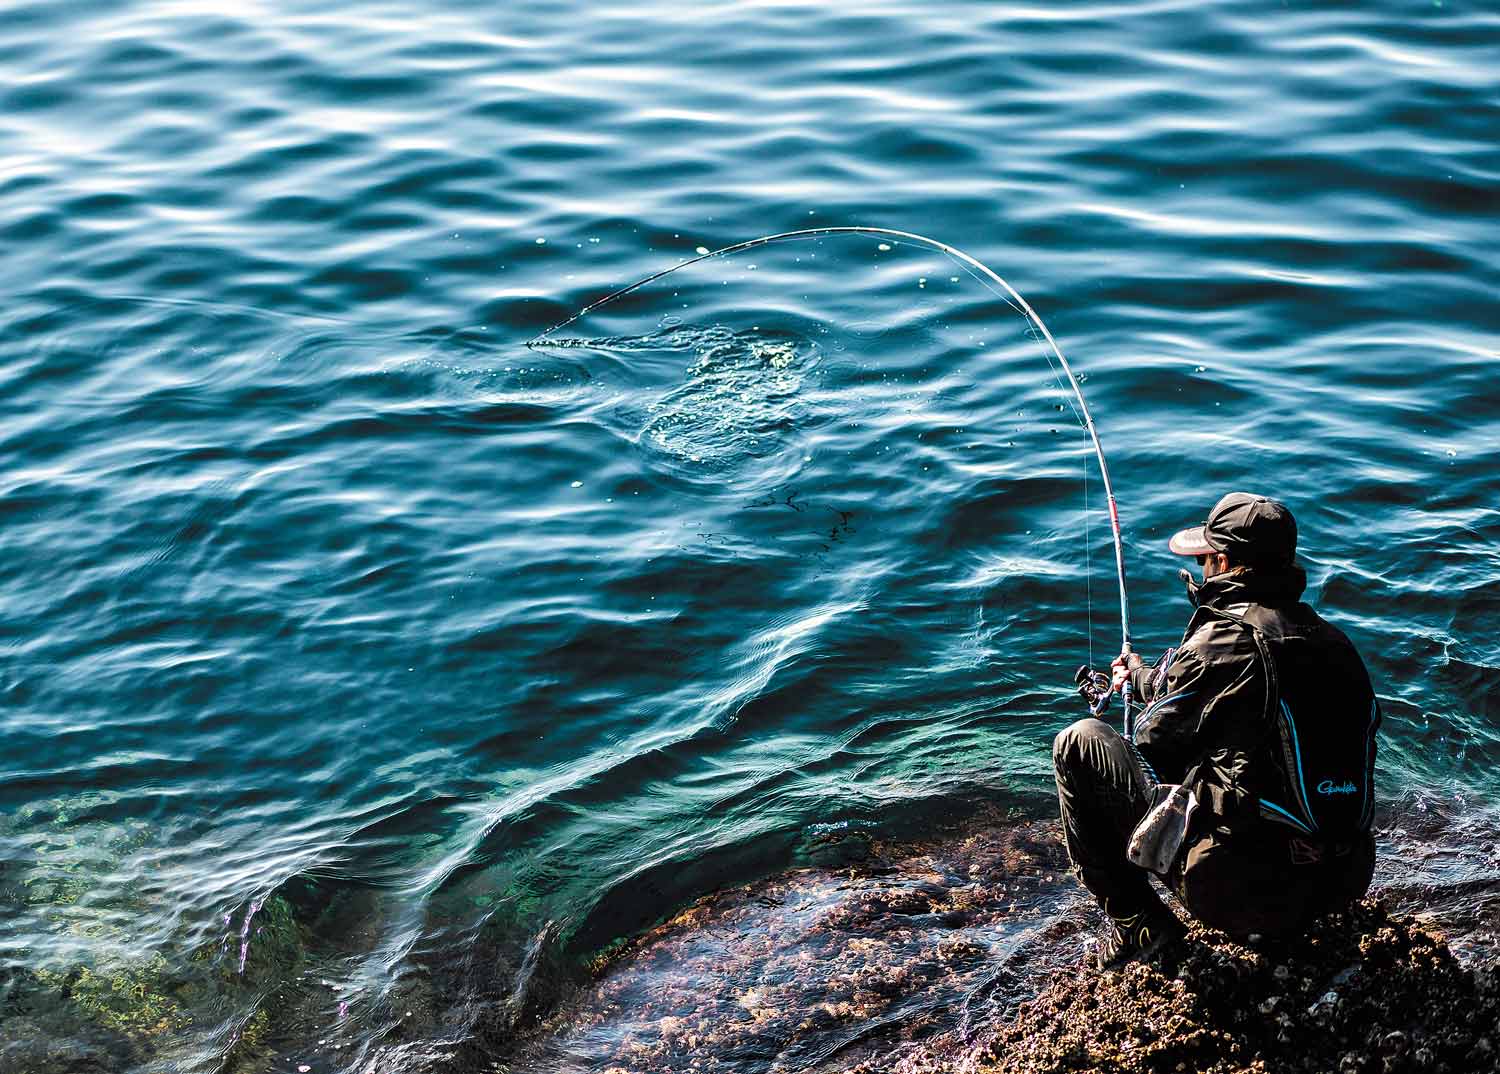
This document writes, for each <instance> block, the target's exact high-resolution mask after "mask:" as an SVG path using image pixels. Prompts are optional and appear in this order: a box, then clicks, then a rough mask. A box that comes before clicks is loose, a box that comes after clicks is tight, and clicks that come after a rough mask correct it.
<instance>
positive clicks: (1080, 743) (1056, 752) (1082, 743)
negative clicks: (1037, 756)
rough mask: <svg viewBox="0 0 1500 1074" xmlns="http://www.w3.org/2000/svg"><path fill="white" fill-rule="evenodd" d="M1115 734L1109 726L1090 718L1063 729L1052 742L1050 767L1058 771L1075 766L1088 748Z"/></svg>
mask: <svg viewBox="0 0 1500 1074" xmlns="http://www.w3.org/2000/svg"><path fill="white" fill-rule="evenodd" d="M1117 734H1118V732H1117V731H1116V730H1115V729H1114V728H1113V727H1111V726H1110V725H1109V724H1107V723H1105V722H1104V721H1103V720H1096V719H1094V718H1093V717H1092V716H1090V717H1088V718H1087V719H1083V720H1079V721H1078V722H1077V723H1074V724H1070V725H1069V726H1067V727H1064V728H1063V729H1062V730H1061V731H1059V732H1058V733H1057V737H1056V738H1054V739H1053V740H1052V767H1053V768H1054V769H1058V770H1060V769H1062V768H1063V766H1064V765H1068V764H1076V763H1077V762H1078V759H1079V758H1080V757H1082V756H1083V754H1084V752H1085V751H1086V750H1088V749H1089V747H1090V746H1092V745H1095V744H1097V743H1098V742H1100V741H1101V740H1106V741H1107V740H1108V739H1109V738H1110V737H1111V736H1114V735H1117Z"/></svg>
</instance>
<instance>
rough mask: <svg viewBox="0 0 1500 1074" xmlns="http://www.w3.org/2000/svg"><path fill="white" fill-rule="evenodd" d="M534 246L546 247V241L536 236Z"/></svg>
mask: <svg viewBox="0 0 1500 1074" xmlns="http://www.w3.org/2000/svg"><path fill="white" fill-rule="evenodd" d="M536 244H537V245H538V246H546V245H547V240H546V239H544V238H542V237H541V236H540V235H538V236H537V239H536Z"/></svg>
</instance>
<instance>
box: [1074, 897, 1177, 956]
mask: <svg viewBox="0 0 1500 1074" xmlns="http://www.w3.org/2000/svg"><path fill="white" fill-rule="evenodd" d="M1186 931H1187V930H1186V929H1185V928H1183V926H1182V922H1180V921H1178V920H1177V917H1176V916H1175V915H1174V914H1173V913H1172V911H1170V910H1168V909H1167V908H1166V907H1165V906H1159V907H1156V908H1154V909H1152V910H1142V911H1141V912H1140V913H1138V914H1131V915H1130V916H1129V917H1111V918H1110V919H1109V924H1108V925H1107V926H1105V929H1104V934H1103V935H1102V936H1101V937H1100V938H1099V948H1098V950H1097V952H1095V954H1094V964H1095V965H1096V966H1097V967H1098V968H1099V969H1101V970H1116V969H1119V968H1120V967H1121V966H1123V965H1125V964H1126V963H1129V962H1134V961H1135V960H1136V959H1140V958H1150V957H1151V956H1152V955H1154V954H1156V953H1157V952H1158V951H1160V950H1161V949H1162V948H1163V947H1166V946H1167V944H1169V943H1171V942H1172V941H1173V940H1176V939H1179V938H1181V937H1182V935H1183V934H1184V933H1185V932H1186Z"/></svg>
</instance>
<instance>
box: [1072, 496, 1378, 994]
mask: <svg viewBox="0 0 1500 1074" xmlns="http://www.w3.org/2000/svg"><path fill="white" fill-rule="evenodd" d="M1169 547H1170V548H1171V550H1172V551H1173V552H1176V553H1178V554H1179V555H1185V556H1194V557H1196V558H1197V560H1198V562H1199V563H1200V564H1201V565H1202V567H1203V582H1202V584H1197V583H1195V582H1194V581H1193V580H1192V576H1191V575H1190V574H1188V572H1186V571H1182V572H1180V573H1181V574H1182V575H1183V577H1184V580H1185V581H1186V583H1187V586H1188V596H1189V598H1190V599H1191V600H1192V601H1193V603H1194V605H1196V609H1195V611H1194V612H1193V616H1192V619H1190V620H1189V621H1188V626H1187V630H1186V632H1185V633H1184V634H1183V638H1182V644H1181V646H1180V647H1179V648H1176V649H1169V650H1167V652H1166V653H1165V654H1163V656H1162V658H1161V659H1160V660H1159V661H1157V663H1156V664H1155V666H1143V665H1142V664H1141V661H1140V658H1139V657H1136V656H1132V658H1131V659H1130V660H1129V661H1128V663H1127V661H1126V660H1125V658H1123V657H1121V658H1118V659H1116V660H1115V665H1114V676H1113V682H1112V684H1111V685H1112V689H1113V690H1115V691H1119V690H1120V689H1121V686H1122V684H1123V683H1124V682H1125V681H1126V680H1127V678H1128V679H1129V682H1130V684H1131V689H1132V691H1133V692H1134V694H1135V696H1136V697H1137V698H1139V699H1140V703H1141V704H1142V705H1143V706H1145V707H1144V709H1143V711H1142V712H1141V713H1140V715H1139V717H1138V718H1137V720H1136V723H1135V730H1134V736H1133V740H1127V739H1125V738H1123V737H1122V736H1121V735H1120V734H1118V733H1117V732H1116V731H1115V730H1114V729H1113V728H1111V727H1110V726H1108V725H1107V724H1105V723H1103V722H1102V721H1100V720H1097V719H1088V720H1080V721H1079V722H1077V723H1075V724H1073V725H1072V726H1071V727H1069V728H1068V729H1067V730H1065V731H1063V732H1062V733H1061V734H1059V735H1058V736H1057V740H1056V742H1055V743H1054V744H1053V751H1052V762H1053V767H1054V768H1055V770H1056V774H1057V796H1058V800H1059V803H1060V806H1061V810H1062V823H1063V831H1064V834H1065V837H1066V839H1067V844H1068V854H1069V856H1070V857H1071V858H1072V860H1073V864H1074V866H1075V867H1076V868H1077V871H1078V876H1079V878H1080V879H1081V880H1082V881H1083V884H1084V886H1085V887H1087V888H1088V889H1089V891H1091V892H1092V893H1093V894H1094V897H1095V898H1097V899H1098V900H1099V904H1100V905H1101V906H1102V907H1103V908H1104V912H1105V913H1106V914H1107V915H1108V916H1109V919H1110V925H1109V928H1108V929H1107V931H1106V933H1105V935H1104V937H1103V940H1102V942H1101V945H1100V949H1099V952H1098V956H1097V961H1098V964H1099V965H1100V967H1101V968H1111V967H1114V966H1119V965H1122V964H1124V963H1126V962H1129V961H1131V960H1132V959H1136V958H1141V957H1144V956H1147V955H1150V954H1153V953H1154V952H1155V951H1157V950H1158V949H1159V948H1161V947H1162V946H1163V945H1164V944H1166V943H1167V942H1168V941H1170V940H1173V939H1175V938H1176V937H1178V936H1180V935H1181V934H1182V931H1183V927H1182V925H1181V924H1180V923H1179V921H1178V919H1177V918H1176V917H1175V916H1174V915H1173V914H1172V912H1171V911H1170V910H1169V909H1167V907H1166V906H1165V905H1163V904H1162V902H1161V900H1160V899H1159V898H1158V897H1157V895H1156V892H1155V891H1154V890H1153V889H1152V887H1151V884H1150V883H1149V882H1148V878H1147V872H1146V870H1145V869H1143V868H1140V867H1138V866H1137V865H1135V864H1132V861H1131V857H1130V856H1128V855H1127V847H1128V848H1130V851H1131V853H1132V854H1134V855H1135V858H1136V860H1140V858H1141V855H1140V854H1139V853H1138V851H1139V848H1140V845H1141V843H1142V840H1143V838H1147V837H1151V832H1152V831H1153V830H1154V828H1156V827H1159V826H1160V825H1159V821H1160V819H1161V817H1162V816H1163V815H1164V814H1163V811H1162V810H1161V809H1158V808H1157V807H1158V806H1159V805H1161V804H1162V803H1163V802H1165V801H1166V800H1167V799H1169V798H1170V799H1171V803H1169V804H1170V805H1172V806H1175V807H1176V808H1177V820H1178V822H1179V823H1178V825H1177V828H1176V831H1177V834H1178V835H1180V836H1181V842H1180V845H1176V846H1169V847H1168V848H1167V849H1166V851H1165V852H1164V853H1158V854H1157V855H1156V864H1155V866H1154V867H1156V868H1159V869H1161V871H1162V875H1163V879H1164V881H1165V882H1166V883H1167V885H1168V886H1169V887H1171V888H1172V889H1173V890H1174V891H1175V892H1176V893H1177V896H1178V897H1179V898H1180V899H1181V901H1182V903H1183V904H1184V906H1186V908H1187V909H1188V911H1189V912H1190V913H1192V915H1193V916H1194V917H1196V918H1198V919H1199V920H1200V921H1202V922H1203V923H1204V924H1206V925H1209V926H1211V927H1213V928H1216V929H1220V930H1222V931H1224V932H1227V933H1228V934H1229V935H1230V936H1232V937H1234V938H1236V939H1240V940H1244V939H1247V938H1249V937H1251V936H1254V935H1260V936H1263V937H1278V936H1288V935H1293V934H1296V933H1298V932H1300V931H1301V930H1303V929H1305V928H1306V927H1307V926H1308V925H1309V924H1310V923H1311V922H1312V921H1313V920H1314V919H1315V918H1317V917H1319V916H1321V915H1323V914H1325V913H1328V912H1330V911H1333V910H1336V909H1338V908H1340V907H1342V906H1344V905H1346V904H1347V903H1349V902H1351V901H1352V900H1354V899H1357V898H1359V897H1360V896H1361V895H1363V894H1364V893H1365V890H1366V889H1367V888H1368V887H1369V885H1370V879H1371V876H1372V874H1373V872H1374V867H1375V840H1374V838H1373V836H1372V835H1371V832H1370V822H1371V817H1372V814H1373V810H1374V793H1373V787H1372V783H1373V779H1374V770H1375V732H1376V728H1377V727H1378V726H1379V724H1380V708H1379V705H1378V703H1377V702H1376V699H1375V694H1374V691H1373V689H1372V688H1371V685H1370V677H1369V675H1368V673H1367V672H1366V671H1365V666H1364V662H1363V661H1362V660H1361V659H1360V657H1359V654H1358V653H1357V652H1356V651H1355V649H1354V646H1353V645H1352V644H1350V642H1349V639H1348V638H1346V637H1345V636H1344V635H1343V633H1342V632H1340V631H1339V630H1338V629H1337V628H1335V627H1333V626H1330V625H1329V624H1328V623H1326V622H1324V621H1323V620H1322V619H1321V618H1319V616H1318V615H1317V613H1316V612H1314V611H1313V610H1312V608H1310V607H1308V606H1307V605H1306V604H1304V603H1302V602H1301V600H1300V598H1301V596H1302V591H1303V589H1304V588H1305V587H1306V584H1307V576H1306V574H1304V572H1303V571H1302V569H1301V568H1300V567H1298V566H1297V565H1296V564H1295V562H1294V558H1295V554H1296V549H1297V525H1296V522H1295V521H1294V520H1293V518H1292V514H1291V512H1290V511H1288V510H1287V508H1286V507H1285V506H1284V505H1283V504H1281V503H1278V502H1277V501H1275V500H1271V499H1267V498H1266V497H1264V496H1255V495H1251V494H1249V493H1244V492H1232V493H1230V494H1229V495H1227V496H1225V497H1224V498H1223V499H1221V500H1220V501H1219V502H1218V504H1216V505H1215V506H1214V509H1213V510H1212V511H1211V512H1210V513H1209V515H1208V520H1207V521H1206V522H1205V523H1204V524H1203V525H1202V526H1194V527H1192V528H1190V529H1186V530H1183V531H1181V532H1180V533H1177V534H1175V535H1174V536H1173V537H1172V539H1171V541H1170V543H1169ZM1172 785H1179V786H1180V787H1181V788H1182V790H1179V791H1175V793H1174V792H1173V790H1172ZM1184 806H1185V807H1186V808H1185V809H1184ZM1184 812H1186V815H1187V817H1188V820H1187V824H1186V828H1185V833H1184V829H1183V828H1182V825H1181V823H1180V821H1181V816H1182V814H1183V813H1184ZM1148 814H1150V815H1149V816H1148ZM1169 827H1170V825H1169ZM1143 833H1145V834H1144V835H1143ZM1174 841H1175V840H1174Z"/></svg>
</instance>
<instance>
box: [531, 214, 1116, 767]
mask: <svg viewBox="0 0 1500 1074" xmlns="http://www.w3.org/2000/svg"><path fill="white" fill-rule="evenodd" d="M830 235H870V236H873V237H877V238H887V239H892V240H895V241H897V242H906V243H913V244H915V245H918V246H925V247H927V248H929V249H933V250H937V251H939V252H940V253H943V254H946V255H947V256H948V257H951V258H953V259H954V260H955V261H957V262H958V263H959V264H961V265H963V266H964V267H965V268H967V269H970V270H971V271H972V272H975V273H978V274H979V275H978V279H979V280H980V282H981V283H985V285H986V286H987V287H989V289H990V290H991V292H992V293H995V294H998V295H999V296H1000V297H1001V298H1004V299H1005V301H1006V304H1007V305H1009V306H1010V307H1011V308H1012V309H1016V310H1019V311H1020V312H1021V313H1022V314H1024V315H1025V317H1026V319H1027V320H1028V321H1029V322H1030V323H1031V325H1032V327H1033V328H1035V329H1036V331H1037V333H1038V335H1040V336H1041V338H1042V339H1044V340H1046V342H1047V346H1048V347H1049V348H1051V351H1052V354H1053V356H1055V357H1056V358H1057V363H1058V365H1060V366H1061V367H1062V370H1063V372H1064V373H1065V374H1066V375H1067V378H1068V386H1069V387H1070V388H1072V389H1073V397H1074V398H1075V399H1076V400H1077V401H1078V413H1079V416H1080V418H1081V420H1082V422H1083V427H1084V428H1085V429H1086V430H1087V431H1088V434H1089V440H1090V441H1091V442H1092V443H1093V446H1094V456H1095V458H1097V459H1098V460H1099V475H1100V477H1102V478H1103V481H1104V495H1105V498H1106V499H1107V500H1108V501H1109V526H1110V532H1111V535H1112V536H1113V538H1114V546H1115V576H1116V578H1117V579H1118V581H1119V587H1120V655H1121V656H1122V657H1123V658H1124V659H1125V662H1126V666H1127V667H1128V666H1129V661H1130V656H1131V647H1130V602H1129V600H1128V598H1127V596H1126V593H1125V547H1124V543H1123V542H1122V541H1121V538H1120V510H1119V507H1118V505H1117V504H1116V502H1115V491H1114V486H1113V485H1112V484H1111V483H1110V480H1109V463H1108V462H1107V461H1106V460H1105V458H1104V446H1103V445H1102V444H1100V442H1099V430H1098V429H1097V428H1096V427H1095V425H1094V418H1093V415H1091V414H1090V413H1089V406H1088V403H1087V402H1086V401H1085V400H1084V398H1083V389H1082V388H1081V387H1080V386H1079V383H1078V378H1077V377H1076V376H1074V375H1073V367H1072V366H1071V365H1069V364H1068V359H1067V358H1066V357H1065V356H1064V355H1063V352H1062V348H1060V347H1059V346H1058V345H1057V341H1056V340H1055V339H1053V338H1052V333H1051V332H1049V331H1048V330H1047V326H1046V325H1045V324H1043V323H1042V319H1041V318H1040V317H1038V316H1037V314H1036V311H1035V310H1033V309H1032V308H1031V304H1030V303H1028V302H1027V301H1026V300H1025V299H1024V298H1022V297H1021V294H1020V292H1019V291H1017V290H1016V289H1015V288H1014V287H1012V286H1011V285H1010V284H1009V283H1007V282H1006V281H1005V279H1004V278H1003V277H1002V276H1001V275H1000V274H999V273H997V272H996V271H995V270H994V269H992V268H990V267H989V266H988V265H986V264H985V263H984V262H983V261H980V260H979V259H978V258H977V257H973V256H972V255H970V254H967V253H965V252H964V251H962V250H960V249H958V248H957V247H956V246H949V245H948V244H947V243H946V242H940V241H939V240H937V239H933V238H929V237H928V236H926V235H918V234H916V233H915V232H911V231H897V230H895V229H893V228H884V227H858V226H846V227H814V228H801V229H799V230H797V231H782V232H778V233H776V234H774V235H762V236H760V237H759V238H754V239H747V240H746V241H744V242H737V243H734V244H733V245H731V246H724V247H721V248H720V249H717V250H710V251H709V252H708V253H704V254H699V255H698V256H696V257H691V258H688V259H687V260H685V261H679V262H678V263H677V264H675V265H672V266H670V267H668V268H664V269H662V270H661V271H660V272H654V273H652V274H651V275H650V276H647V277H645V278H644V279H640V280H637V281H636V282H635V283H632V284H630V285H629V286H628V287H622V288H620V289H619V290H618V291H614V292H612V293H610V294H607V295H605V296H604V297H603V298H601V299H599V300H597V301H595V302H591V303H589V304H588V305H587V306H585V307H584V308H583V309H581V310H579V311H578V312H577V313H575V314H573V316H571V317H569V318H568V319H567V320H565V321H559V322H558V323H557V324H555V325H553V326H552V327H551V328H549V329H547V330H546V331H545V332H542V333H540V334H539V335H536V336H533V337H532V338H531V339H529V340H527V341H526V346H527V347H545V346H547V345H548V344H547V338H548V337H549V336H551V335H552V334H553V333H555V332H558V331H560V330H561V329H564V328H566V327H568V325H570V324H573V323H574V322H576V321H578V320H580V319H582V318H583V317H585V316H587V315H588V314H590V313H592V312H593V311H594V310H596V309H598V308H599V307H600V306H604V305H607V304H608V303H610V302H613V301H614V300H615V299H617V298H623V297H624V296H625V295H628V294H630V293H631V292H633V291H638V290H640V289H641V288H642V287H645V286H647V285H648V284H651V283H655V282H656V281H657V280H659V279H661V278H662V277H663V276H666V275H669V274H670V273H673V272H676V271H678V270H679V269H684V268H687V267H688V266H689V265H696V264H697V263H698V262H700V261H708V260H711V259H713V258H716V257H725V256H727V255H729V254H735V253H739V252H741V251H743V250H752V249H754V248H755V247H757V246H766V245H769V244H770V243H773V242H781V241H783V240H789V239H815V238H823V237H826V236H830ZM986 281H989V282H988V283H986ZM991 283H992V284H994V287H990V286H989V285H990V284H991ZM995 287H998V288H999V289H1000V290H999V291H995ZM1006 296H1009V297H1008V298H1006ZM1090 670H1091V669H1088V668H1084V669H1081V670H1080V671H1079V685H1080V688H1081V689H1082V688H1083V686H1084V682H1083V681H1082V680H1083V679H1084V676H1085V674H1086V673H1087V672H1090ZM1090 681H1091V682H1092V681H1094V680H1092V679H1090ZM1084 696H1085V697H1087V698H1089V700H1090V706H1089V707H1090V712H1091V713H1092V714H1093V715H1095V716H1098V715H1101V714H1102V713H1103V712H1104V710H1105V709H1106V708H1107V707H1108V705H1109V699H1110V697H1111V694H1110V692H1109V691H1108V689H1107V688H1106V689H1105V690H1104V691H1103V693H1102V695H1101V696H1098V697H1095V696H1094V695H1093V693H1092V692H1087V691H1086V692H1085V693H1084ZM1120 700H1121V702H1122V705H1123V708H1124V717H1123V722H1124V729H1125V737H1126V739H1127V740H1128V739H1130V737H1131V736H1132V734H1133V732H1134V730H1135V727H1134V722H1135V721H1134V715H1133V711H1132V705H1131V700H1132V699H1131V686H1130V678H1129V676H1126V679H1125V683H1124V685H1123V686H1122V687H1121V690H1120Z"/></svg>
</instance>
